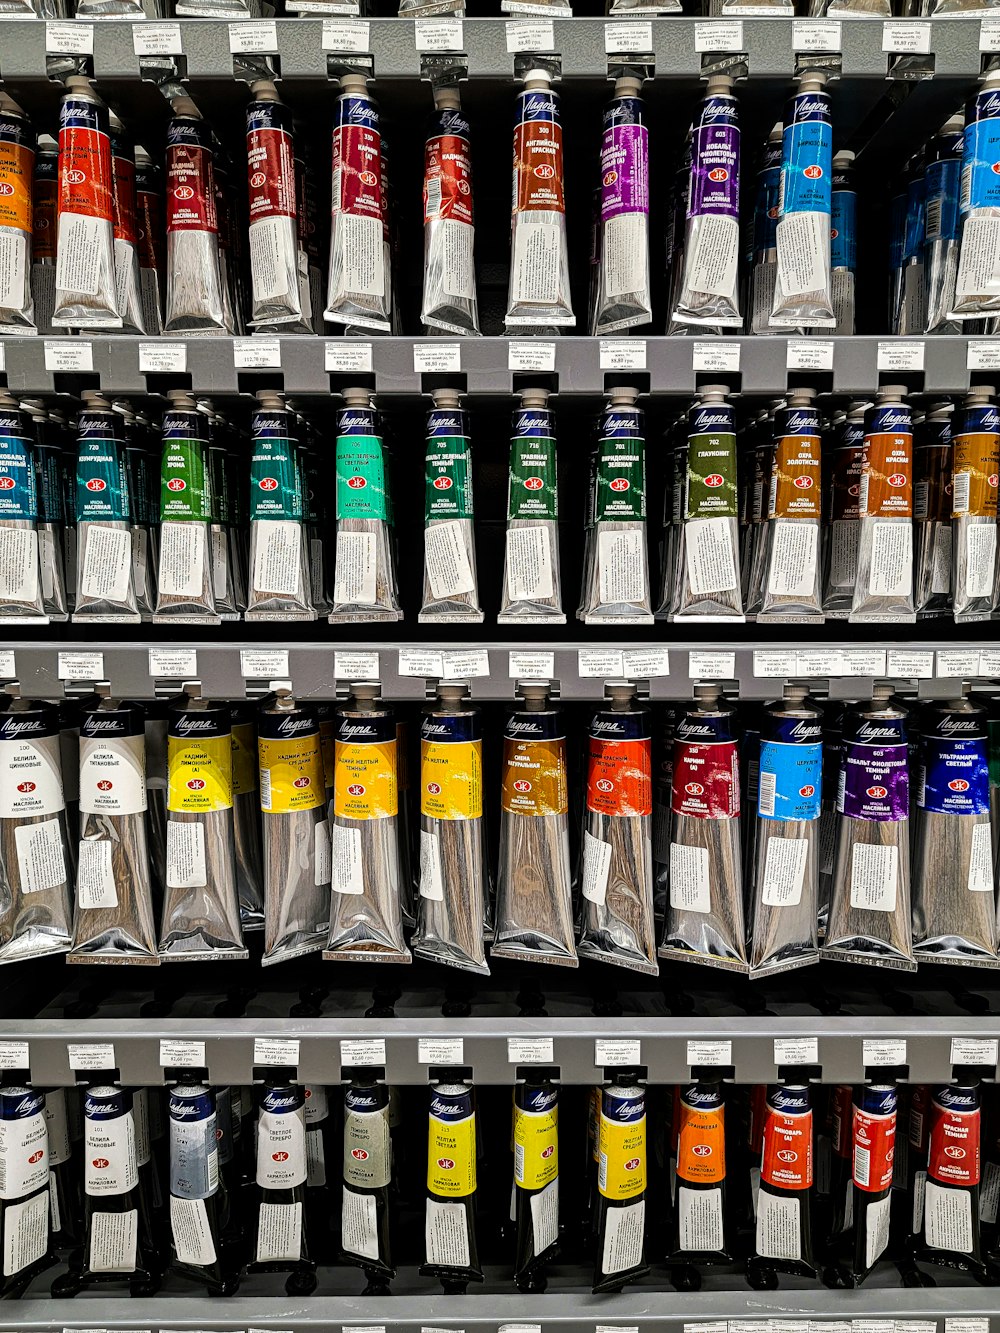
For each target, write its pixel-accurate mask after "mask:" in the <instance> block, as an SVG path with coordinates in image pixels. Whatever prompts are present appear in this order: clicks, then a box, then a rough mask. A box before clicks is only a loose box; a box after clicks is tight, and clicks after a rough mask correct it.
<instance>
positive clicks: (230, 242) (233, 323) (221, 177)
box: [209, 130, 250, 333]
mask: <svg viewBox="0 0 1000 1333" xmlns="http://www.w3.org/2000/svg"><path fill="white" fill-rule="evenodd" d="M209 137H210V141H211V145H212V154H213V167H214V176H215V214H216V220H217V225H218V232H219V281H220V283H221V286H222V306H223V311H224V323H225V330H224V331H225V332H226V333H245V332H246V326H245V322H244V318H243V312H244V311H245V310H247V309H249V306H250V291H249V287H248V285H247V282H246V275H247V274H248V273H249V270H250V257H249V254H248V253H247V249H246V246H245V245H244V240H243V228H242V226H241V225H240V208H239V204H238V202H237V191H236V185H235V182H234V180H233V175H232V162H231V161H230V159H229V155H228V154H227V152H226V150H225V148H224V147H223V145H222V143H221V141H220V140H219V137H218V136H217V135H216V133H215V132H214V130H209Z"/></svg>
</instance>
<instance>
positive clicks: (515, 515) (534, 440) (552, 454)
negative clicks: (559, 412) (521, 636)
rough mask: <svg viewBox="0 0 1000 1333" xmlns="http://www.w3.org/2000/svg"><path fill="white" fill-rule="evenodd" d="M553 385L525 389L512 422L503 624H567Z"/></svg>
mask: <svg viewBox="0 0 1000 1333" xmlns="http://www.w3.org/2000/svg"><path fill="white" fill-rule="evenodd" d="M548 396H549V395H548V390H547V389H524V390H522V392H521V402H520V406H519V407H518V408H517V409H516V410H515V412H514V416H513V420H512V423H511V440H510V456H509V464H508V472H507V533H506V544H505V549H504V574H503V593H502V596H501V600H500V613H499V615H498V616H497V623H498V624H501V625H512V624H518V623H520V622H523V621H530V622H531V623H532V624H534V625H564V624H565V623H566V616H565V613H564V612H563V609H562V586H561V581H560V559H559V523H558V518H559V493H558V483H557V476H556V438H555V429H556V427H555V413H554V412H553V411H552V410H551V408H549V406H548Z"/></svg>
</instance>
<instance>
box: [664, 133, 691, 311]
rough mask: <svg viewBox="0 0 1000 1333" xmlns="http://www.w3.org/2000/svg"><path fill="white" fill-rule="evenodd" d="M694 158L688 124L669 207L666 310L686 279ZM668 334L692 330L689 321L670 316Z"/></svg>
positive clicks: (671, 189) (672, 178) (666, 240)
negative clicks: (689, 200)
mask: <svg viewBox="0 0 1000 1333" xmlns="http://www.w3.org/2000/svg"><path fill="white" fill-rule="evenodd" d="M693 160H694V125H693V124H690V123H689V124H688V128H687V134H686V135H685V136H684V147H683V148H682V150H681V152H680V153H679V154H678V156H677V159H676V162H675V166H674V170H673V174H672V176H671V180H670V196H669V200H668V206H667V217H666V235H665V237H664V252H665V254H666V258H667V309H668V310H673V309H674V307H675V306H676V305H677V301H678V299H679V297H680V293H681V285H682V282H683V278H684V236H685V231H686V224H687V203H688V194H689V193H690V189H691V165H692V162H693ZM666 331H667V333H668V334H672V335H674V336H675V337H676V336H679V335H682V334H687V333H690V331H691V330H690V327H689V326H688V325H686V324H677V323H675V322H674V320H672V319H670V318H669V317H668V319H667V329H666Z"/></svg>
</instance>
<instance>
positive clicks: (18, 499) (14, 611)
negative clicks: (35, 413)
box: [0, 122, 48, 625]
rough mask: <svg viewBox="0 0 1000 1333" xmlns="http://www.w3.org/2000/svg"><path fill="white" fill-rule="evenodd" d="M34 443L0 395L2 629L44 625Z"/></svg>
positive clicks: (22, 419) (7, 397)
mask: <svg viewBox="0 0 1000 1333" xmlns="http://www.w3.org/2000/svg"><path fill="white" fill-rule="evenodd" d="M0 132H2V122H0ZM34 438H35V432H34V430H33V427H32V421H31V418H30V417H29V416H28V414H27V412H25V411H22V410H21V408H20V407H19V406H18V403H17V400H16V399H15V398H14V397H13V396H12V395H11V394H9V393H7V391H6V390H0V481H2V487H3V489H2V490H0V624H7V625H46V624H48V617H47V615H46V613H45V595H44V590H43V584H44V578H43V571H42V569H41V561H40V556H41V554H42V551H41V544H40V542H39V533H38V520H39V505H38V476H37V462H38V459H37V454H36V449H35V444H34Z"/></svg>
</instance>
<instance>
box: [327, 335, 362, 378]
mask: <svg viewBox="0 0 1000 1333" xmlns="http://www.w3.org/2000/svg"><path fill="white" fill-rule="evenodd" d="M323 368H324V370H326V371H327V372H330V371H332V372H333V373H334V374H336V373H338V372H339V373H340V374H351V373H352V372H354V371H359V372H360V373H361V374H368V373H370V371H371V369H372V345H371V343H361V342H358V343H356V342H355V341H354V339H353V338H338V339H336V341H331V340H330V339H327V342H326V344H325V345H324V347H323Z"/></svg>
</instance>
